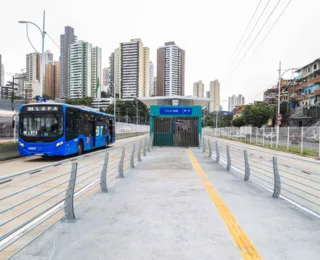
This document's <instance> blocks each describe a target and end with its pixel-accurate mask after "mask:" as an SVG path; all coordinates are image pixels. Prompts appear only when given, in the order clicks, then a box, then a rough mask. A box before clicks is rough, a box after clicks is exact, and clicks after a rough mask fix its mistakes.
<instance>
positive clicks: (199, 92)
mask: <svg viewBox="0 0 320 260" xmlns="http://www.w3.org/2000/svg"><path fill="white" fill-rule="evenodd" d="M193 96H194V97H200V98H204V84H203V83H202V81H201V80H200V81H198V82H195V83H193Z"/></svg>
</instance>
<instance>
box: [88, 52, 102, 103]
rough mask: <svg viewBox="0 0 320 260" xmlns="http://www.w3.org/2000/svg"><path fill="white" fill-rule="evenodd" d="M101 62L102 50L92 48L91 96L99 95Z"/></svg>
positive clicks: (98, 96) (97, 96)
mask: <svg viewBox="0 0 320 260" xmlns="http://www.w3.org/2000/svg"><path fill="white" fill-rule="evenodd" d="M101 63H102V50H101V48H99V47H93V48H92V54H91V93H92V94H91V97H93V98H100V97H101V87H100V86H101V85H102V84H101V81H102V78H101V69H102V66H101Z"/></svg>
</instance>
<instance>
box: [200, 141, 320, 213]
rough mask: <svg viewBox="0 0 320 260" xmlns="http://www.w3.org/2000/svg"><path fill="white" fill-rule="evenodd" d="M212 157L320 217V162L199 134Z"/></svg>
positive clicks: (246, 179)
mask: <svg viewBox="0 0 320 260" xmlns="http://www.w3.org/2000/svg"><path fill="white" fill-rule="evenodd" d="M199 139H200V146H199V147H200V149H202V150H203V152H205V153H207V154H208V155H209V157H210V158H214V160H215V161H216V162H218V163H221V164H223V165H225V167H226V170H230V169H234V170H236V171H237V172H239V173H241V174H243V175H244V180H245V181H249V180H250V181H253V182H255V183H258V184H259V185H260V186H262V187H264V188H265V189H267V190H269V191H271V192H272V194H273V197H275V198H278V197H282V198H284V199H286V200H288V201H290V202H291V203H293V204H295V205H296V206H298V207H301V208H303V209H305V210H306V211H308V212H309V213H311V214H313V215H315V216H317V217H318V218H320V172H319V168H320V161H317V160H314V159H306V158H302V157H300V156H298V155H296V156H295V155H288V156H286V155H281V154H279V153H277V154H275V153H272V152H271V151H270V152H266V151H262V150H261V149H259V148H255V147H252V148H250V147H247V146H243V145H241V144H237V143H235V142H232V141H227V140H223V139H220V138H214V137H210V136H202V137H200V136H199Z"/></svg>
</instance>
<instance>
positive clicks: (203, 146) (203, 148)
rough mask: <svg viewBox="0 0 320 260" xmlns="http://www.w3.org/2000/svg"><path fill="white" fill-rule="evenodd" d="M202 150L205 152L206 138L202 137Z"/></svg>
mask: <svg viewBox="0 0 320 260" xmlns="http://www.w3.org/2000/svg"><path fill="white" fill-rule="evenodd" d="M202 151H203V152H204V153H205V152H206V139H205V138H204V137H203V139H202Z"/></svg>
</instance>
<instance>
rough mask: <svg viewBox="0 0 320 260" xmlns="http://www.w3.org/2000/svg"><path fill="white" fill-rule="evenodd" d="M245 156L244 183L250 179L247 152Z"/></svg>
mask: <svg viewBox="0 0 320 260" xmlns="http://www.w3.org/2000/svg"><path fill="white" fill-rule="evenodd" d="M243 154H244V167H245V170H244V181H248V180H249V179H250V165H249V158H248V152H247V150H244V151H243Z"/></svg>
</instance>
